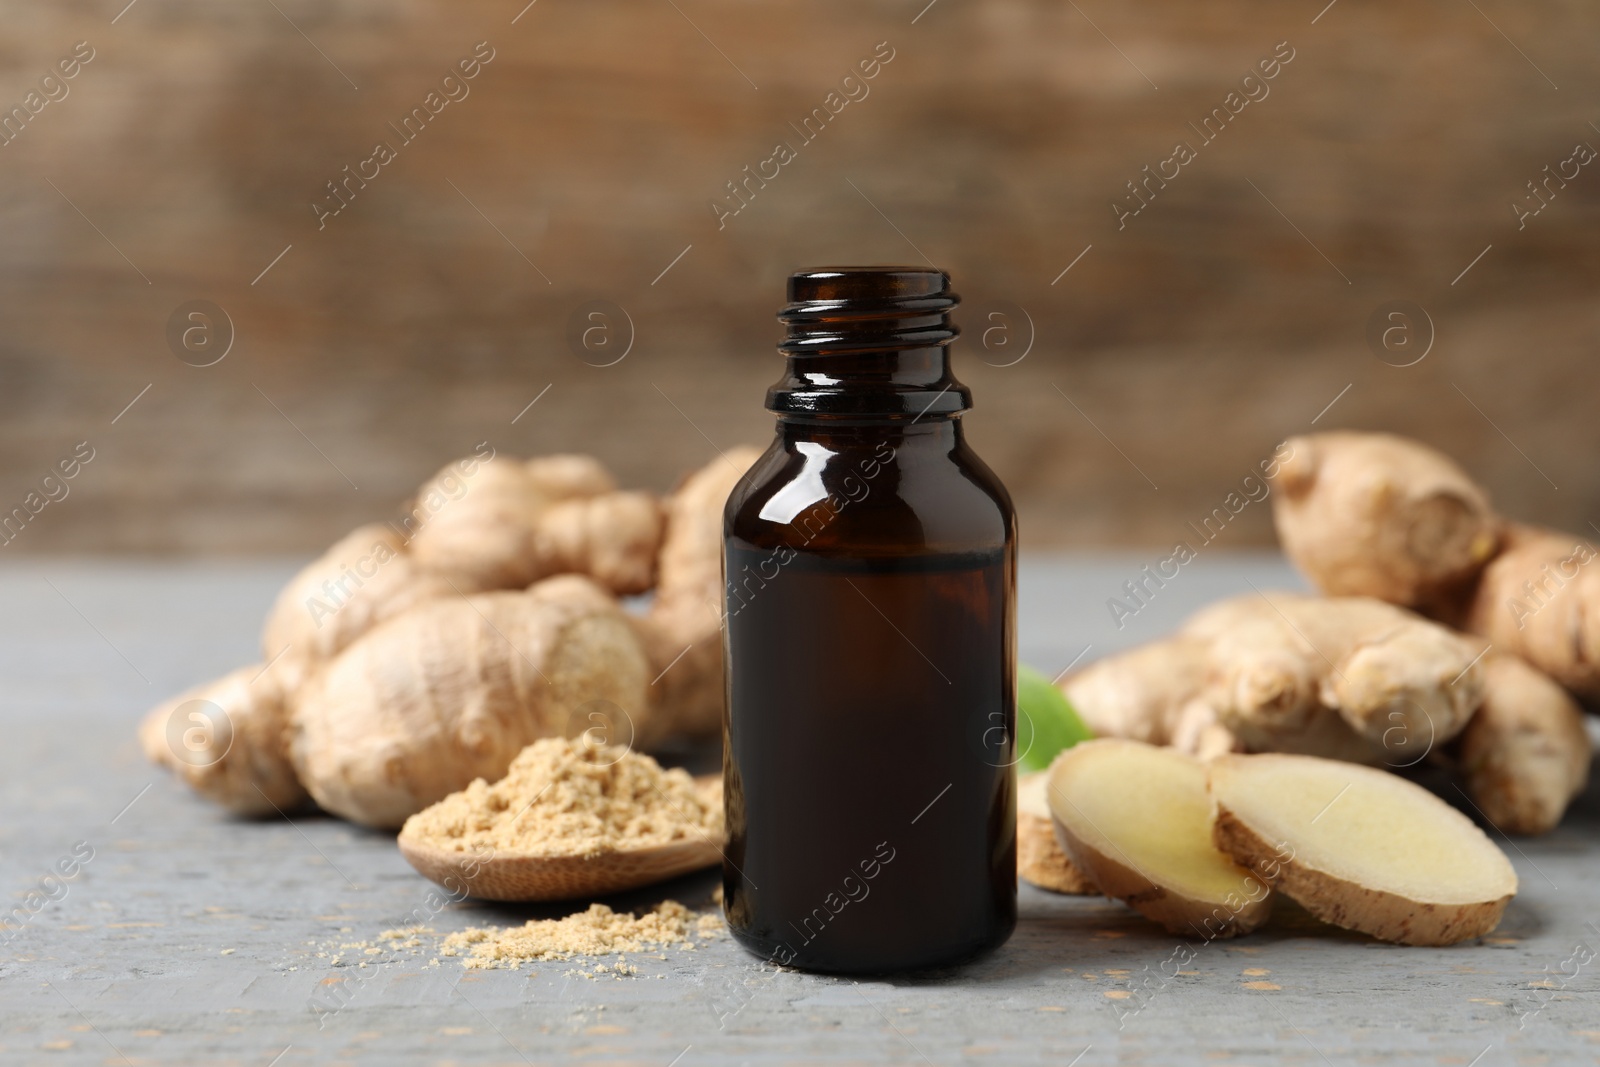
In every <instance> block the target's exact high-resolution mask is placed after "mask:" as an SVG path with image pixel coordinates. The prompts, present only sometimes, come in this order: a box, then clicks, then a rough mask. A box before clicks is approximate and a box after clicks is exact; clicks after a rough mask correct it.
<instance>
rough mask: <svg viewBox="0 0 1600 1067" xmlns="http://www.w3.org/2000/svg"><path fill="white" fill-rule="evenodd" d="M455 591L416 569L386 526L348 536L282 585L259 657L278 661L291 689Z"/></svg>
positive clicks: (369, 527) (264, 631)
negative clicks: (375, 633)
mask: <svg viewBox="0 0 1600 1067" xmlns="http://www.w3.org/2000/svg"><path fill="white" fill-rule="evenodd" d="M452 593H453V590H452V589H451V588H450V583H449V582H448V581H446V580H445V579H444V578H443V577H442V576H440V575H437V574H432V573H429V572H427V571H425V570H423V569H422V568H420V567H418V566H417V564H416V562H415V561H414V560H413V559H412V558H411V556H410V555H409V554H408V553H407V552H406V542H405V538H403V537H402V536H401V535H400V534H399V533H398V532H396V531H395V530H394V529H393V528H391V527H389V526H386V525H384V524H383V523H372V524H370V525H367V526H361V527H358V528H356V529H355V530H352V531H351V532H350V533H348V534H346V535H345V536H344V537H342V538H340V539H339V541H337V542H336V543H335V544H334V545H333V547H332V548H330V549H328V550H327V551H326V552H324V553H323V554H322V555H321V556H319V557H318V558H317V559H315V560H313V561H312V562H311V563H309V564H307V565H306V566H305V567H304V568H303V569H302V570H301V571H300V573H298V574H296V575H295V576H294V577H293V578H291V579H290V580H289V584H288V585H286V586H284V587H283V591H282V592H280V593H279V594H278V598H277V600H276V601H275V602H274V603H273V605H272V610H271V612H269V613H268V615H267V621H266V625H265V626H263V627H262V631H261V653H262V655H263V656H264V657H265V658H266V659H267V660H269V661H273V660H276V659H277V658H278V657H280V656H281V657H283V659H282V662H281V665H280V666H282V668H283V676H284V678H285V680H286V682H287V683H288V684H289V687H290V688H295V687H296V684H297V681H296V680H297V679H298V678H299V677H300V676H301V675H303V674H305V673H308V672H309V671H311V670H314V669H315V668H316V666H317V665H318V664H321V663H324V662H326V661H328V660H330V659H332V658H333V657H334V656H336V655H338V654H339V653H340V652H341V651H343V650H344V648H345V647H346V646H348V645H349V644H350V643H351V642H352V641H354V640H355V639H356V638H358V637H360V636H361V635H362V634H364V633H366V632H367V631H368V630H370V629H372V628H373V627H374V626H376V625H377V624H378V623H380V622H382V621H384V620H385V619H388V618H392V617H394V616H395V615H398V614H400V613H401V612H403V611H406V610H407V609H409V608H411V607H413V606H415V605H416V604H419V603H421V602H422V601H424V600H431V599H433V598H434V597H439V596H449V595H451V594H452Z"/></svg>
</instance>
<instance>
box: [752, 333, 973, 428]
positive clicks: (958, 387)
mask: <svg viewBox="0 0 1600 1067" xmlns="http://www.w3.org/2000/svg"><path fill="white" fill-rule="evenodd" d="M971 406H972V394H971V392H970V391H969V390H968V389H967V387H966V386H965V385H962V384H961V383H960V382H959V381H957V380H956V379H955V376H954V375H953V374H952V373H951V371H950V349H949V346H948V344H938V345H929V346H926V347H918V348H897V349H864V350H850V351H837V350H836V351H830V352H826V353H795V352H789V353H787V354H786V359H785V367H784V375H783V377H782V378H781V379H780V380H779V381H778V383H777V384H776V385H774V386H773V387H772V388H771V389H769V390H768V391H767V409H768V410H769V411H772V412H775V413H777V414H778V415H780V416H785V417H796V418H817V417H831V418H847V419H852V420H859V419H866V420H879V419H881V420H887V421H892V422H899V421H906V420H910V419H936V418H941V417H949V416H951V415H956V414H959V413H961V412H963V411H966V410H967V409H969V408H970V407H971Z"/></svg>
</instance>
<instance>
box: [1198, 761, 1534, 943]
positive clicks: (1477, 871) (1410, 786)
mask: <svg viewBox="0 0 1600 1067" xmlns="http://www.w3.org/2000/svg"><path fill="white" fill-rule="evenodd" d="M1207 767H1208V770H1209V789H1210V793H1211V799H1212V801H1213V803H1214V805H1215V812H1216V815H1215V824H1214V826H1213V838H1214V840H1215V842H1216V846H1217V847H1218V848H1220V849H1221V850H1222V851H1223V852H1225V853H1227V854H1228V855H1229V856H1231V857H1232V858H1233V860H1234V861H1235V862H1237V863H1240V864H1244V865H1246V866H1249V867H1251V868H1252V869H1254V870H1256V871H1259V872H1261V873H1262V874H1263V876H1264V877H1266V878H1267V880H1268V881H1270V882H1272V883H1273V885H1274V887H1275V888H1277V889H1279V890H1281V891H1282V892H1283V893H1284V895H1285V896H1288V897H1289V898H1290V899H1292V900H1294V901H1296V902H1298V903H1299V904H1300V905H1301V906H1302V907H1304V908H1305V909H1306V910H1307V911H1309V912H1311V914H1313V915H1315V916H1316V917H1317V918H1319V919H1321V920H1323V921H1324V922H1329V923H1333V924H1334V925H1336V926H1342V927H1345V928H1346V929H1350V930H1360V931H1362V932H1364V933H1367V934H1371V935H1372V936H1373V937H1376V938H1379V939H1381V940H1384V941H1398V942H1400V943H1401V944H1406V945H1452V944H1455V943H1456V942H1457V941H1463V940H1466V939H1467V938H1471V937H1480V936H1482V935H1483V934H1486V933H1488V932H1489V931H1491V930H1493V929H1494V928H1495V926H1496V925H1497V924H1498V923H1499V921H1500V915H1501V913H1502V912H1504V911H1505V907H1506V904H1507V903H1509V902H1510V900H1511V898H1512V896H1513V895H1515V893H1516V891H1517V875H1516V872H1515V871H1513V870H1512V868H1511V863H1510V861H1509V860H1507V859H1506V857H1505V854H1504V853H1502V852H1501V851H1500V850H1499V849H1498V848H1496V847H1495V846H1494V843H1493V842H1491V841H1490V840H1489V838H1488V837H1487V836H1485V834H1484V832H1483V831H1482V830H1480V829H1478V828H1477V826H1475V825H1474V824H1473V822H1472V820H1471V819H1469V818H1467V817H1466V816H1465V815H1463V814H1462V813H1461V812H1459V811H1457V810H1456V809H1454V808H1452V807H1451V806H1450V805H1448V804H1446V803H1445V802H1444V801H1442V800H1440V799H1439V798H1438V797H1436V796H1434V795H1433V794H1432V793H1430V792H1428V791H1427V790H1426V789H1423V788H1422V787H1421V786H1419V785H1416V784H1414V783H1412V782H1408V781H1406V780H1405V779H1403V778H1400V777H1398V776H1396V775H1393V774H1390V773H1388V772H1387V771H1380V770H1377V769H1376V768H1372V767H1360V766H1356V765H1354V764H1350V763H1341V762H1337V761H1334V760H1325V759H1318V758H1316V757H1314V756H1287V755H1263V756H1238V755H1231V756H1223V757H1221V758H1220V759H1217V760H1213V761H1212V762H1211V763H1210V764H1207Z"/></svg>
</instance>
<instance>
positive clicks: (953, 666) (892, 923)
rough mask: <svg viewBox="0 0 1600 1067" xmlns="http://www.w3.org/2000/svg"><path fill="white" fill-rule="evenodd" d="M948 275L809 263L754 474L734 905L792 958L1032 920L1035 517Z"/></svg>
mask: <svg viewBox="0 0 1600 1067" xmlns="http://www.w3.org/2000/svg"><path fill="white" fill-rule="evenodd" d="M949 281H950V279H949V277H948V276H947V275H945V274H944V273H943V272H940V271H937V270H927V269H924V268H917V267H896V268H854V267H848V268H831V269H826V270H819V271H807V272H803V273H800V274H796V275H794V276H792V277H791V278H790V281H789V299H790V303H789V304H788V306H786V307H785V308H784V310H783V312H782V313H781V315H780V318H781V319H782V320H783V322H784V323H785V324H786V325H787V326H788V335H787V337H786V338H785V339H784V341H783V342H782V343H781V344H780V345H779V349H780V351H782V352H783V353H784V356H785V357H786V364H785V373H784V376H783V377H782V378H781V379H780V381H779V382H778V383H777V384H776V385H775V386H773V388H772V389H771V390H770V391H769V392H768V394H767V407H768V409H769V410H771V411H773V412H774V413H776V414H777V416H778V420H777V434H776V436H775V439H774V440H773V442H772V444H771V446H770V447H769V448H768V449H767V451H766V452H765V453H764V454H763V455H762V456H761V458H760V459H758V460H756V462H755V464H754V466H752V467H751V468H750V470H749V471H748V472H746V474H745V475H744V477H743V478H742V479H741V480H740V482H739V484H738V485H737V486H735V488H734V490H733V492H732V494H731V495H730V497H729V500H728V504H727V508H726V509H725V512H724V516H723V541H724V546H725V552H724V559H723V562H724V567H725V573H724V577H725V580H726V581H725V602H724V605H723V606H724V610H725V613H726V614H725V619H724V654H725V657H726V664H727V687H728V688H727V694H728V704H727V716H726V719H725V724H724V725H725V728H724V755H723V765H724V793H725V797H726V806H727V807H726V810H727V820H728V833H729V846H728V850H727V852H726V863H725V864H724V868H723V873H724V882H723V889H724V907H725V910H726V914H727V919H728V925H729V928H730V929H731V930H732V932H733V934H734V936H735V937H736V938H738V940H739V941H740V942H741V943H742V944H744V945H745V946H746V947H747V948H749V949H751V950H753V951H754V952H756V953H758V954H760V955H761V956H763V957H765V958H767V959H770V960H772V961H774V962H777V963H780V964H783V965H787V966H794V967H800V968H805V969H810V970H819V971H832V972H842V973H850V972H856V973H881V972H890V971H903V970H912V969H916V968H923V967H932V966H941V965H949V964H954V963H959V962H962V961H963V960H967V959H970V958H972V957H974V956H976V955H979V954H981V953H983V952H985V951H987V950H990V949H993V948H995V947H996V946H998V945H1000V944H1001V943H1002V942H1004V941H1005V939H1006V938H1007V937H1008V936H1009V935H1010V933H1011V930H1012V928H1013V927H1014V926H1015V923H1016V801H1015V786H1014V784H1013V778H1012V774H1013V768H1012V766H1011V764H1012V763H1013V754H1014V745H1013V741H1012V736H1013V735H1012V731H1013V727H1014V723H1015V714H1016V709H1015V670H1016V667H1015V654H1016V636H1015V608H1014V601H1015V588H1016V544H1015V536H1016V516H1015V512H1014V511H1013V509H1012V506H1011V501H1010V497H1009V496H1008V495H1007V494H1006V491H1005V488H1004V486H1002V485H1001V484H1000V482H999V480H998V479H997V478H996V477H995V476H994V474H993V472H992V471H990V470H989V468H988V467H986V466H985V465H984V464H983V462H982V460H980V459H979V458H978V457H977V455H976V454H975V453H974V452H973V451H972V449H971V448H970V447H969V446H968V444H967V442H966V438H965V435H964V432H963V429H962V424H961V415H962V414H963V413H964V412H965V411H967V410H968V409H969V408H970V406H971V396H970V394H969V392H968V390H967V388H966V387H965V386H963V385H962V384H961V383H960V382H959V381H957V380H956V379H955V378H954V377H953V376H952V374H951V369H950V363H949V352H948V348H949V345H950V343H951V342H952V341H953V340H954V339H955V337H956V336H957V331H956V329H955V327H954V326H953V325H952V324H951V322H950V319H949V312H950V310H951V309H952V308H953V307H954V306H955V304H956V303H957V300H958V298H957V297H956V295H955V294H954V293H952V292H950V290H949Z"/></svg>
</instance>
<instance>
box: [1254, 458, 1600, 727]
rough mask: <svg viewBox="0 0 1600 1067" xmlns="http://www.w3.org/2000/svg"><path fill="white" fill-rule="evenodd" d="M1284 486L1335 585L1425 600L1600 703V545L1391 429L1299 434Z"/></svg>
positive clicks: (1283, 495) (1302, 558)
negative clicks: (1492, 499) (1543, 520)
mask: <svg viewBox="0 0 1600 1067" xmlns="http://www.w3.org/2000/svg"><path fill="white" fill-rule="evenodd" d="M1289 443H1290V444H1291V445H1293V446H1295V457H1294V459H1293V460H1291V461H1290V462H1287V463H1285V464H1283V466H1282V469H1281V470H1280V471H1279V472H1278V474H1277V475H1276V477H1275V478H1274V480H1273V485H1274V487H1275V488H1277V489H1278V490H1280V492H1279V493H1278V495H1277V496H1276V497H1275V498H1274V501H1275V502H1274V505H1273V517H1274V519H1275V520H1276V522H1277V525H1278V535H1279V538H1280V539H1281V540H1282V542H1283V547H1284V551H1285V552H1286V553H1287V554H1288V555H1289V558H1290V559H1291V560H1293V561H1294V563H1295V565H1296V566H1297V567H1299V568H1300V569H1301V570H1302V571H1303V572H1305V574H1306V576H1307V577H1308V578H1310V579H1311V581H1312V582H1313V583H1314V584H1315V585H1316V586H1317V587H1318V588H1319V589H1321V590H1322V591H1323V592H1325V593H1345V592H1361V593H1365V594H1367V595H1370V596H1374V597H1378V598H1380V599H1383V600H1387V601H1389V602H1391V603H1394V604H1401V605H1405V606H1413V607H1416V608H1418V610H1421V611H1423V612H1424V613H1425V614H1428V615H1430V616H1432V617H1434V618H1437V619H1439V620H1440V621H1442V622H1445V623H1448V624H1449V625H1452V626H1457V627H1459V628H1461V629H1465V630H1468V631H1470V632H1472V633H1474V634H1478V635H1480V636H1482V637H1485V638H1487V639H1488V640H1489V642H1490V644H1492V645H1493V646H1494V648H1495V650H1496V651H1499V652H1514V653H1516V654H1517V655H1519V656H1521V657H1522V658H1523V659H1525V660H1527V661H1528V662H1529V663H1531V664H1533V665H1534V666H1535V667H1537V668H1539V669H1540V670H1541V671H1543V672H1545V673H1546V674H1548V675H1550V676H1551V677H1552V678H1554V679H1555V680H1556V681H1558V682H1560V683H1561V684H1562V685H1564V686H1566V687H1567V688H1568V689H1569V690H1571V691H1572V692H1573V693H1574V694H1575V695H1576V696H1577V697H1578V698H1579V699H1580V700H1584V701H1587V702H1589V703H1592V704H1600V575H1597V574H1595V573H1591V572H1594V571H1600V568H1595V567H1590V566H1589V564H1590V563H1592V562H1593V561H1594V560H1595V559H1596V558H1597V557H1600V548H1597V547H1596V546H1595V545H1594V544H1593V543H1592V542H1590V541H1588V540H1586V539H1585V538H1582V537H1578V536H1576V535H1573V534H1566V533H1561V532H1558V531H1554V530H1543V529H1538V528H1535V527H1530V526H1522V525H1517V524H1513V523H1510V522H1508V521H1506V520H1505V519H1502V518H1500V517H1498V516H1496V515H1495V514H1494V512H1493V511H1492V510H1490V507H1489V502H1488V496H1487V494H1485V493H1484V492H1483V490H1482V489H1480V488H1478V487H1477V486H1476V485H1474V484H1473V483H1472V481H1471V480H1470V479H1469V478H1467V476H1466V475H1465V474H1464V473H1463V472H1462V471H1461V470H1460V468H1458V467H1457V466H1456V465H1455V464H1454V463H1452V462H1451V461H1450V460H1449V459H1448V458H1446V457H1445V456H1443V455H1441V454H1440V453H1438V452H1436V451H1434V450H1433V449H1431V448H1428V447H1426V446H1424V445H1421V444H1418V443H1416V442H1414V441H1408V440H1406V439H1405V438H1402V437H1394V436H1391V435H1389V434H1364V433H1348V432H1341V433H1325V434H1315V435H1312V436H1309V437H1297V438H1291V439H1290V442H1289Z"/></svg>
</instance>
